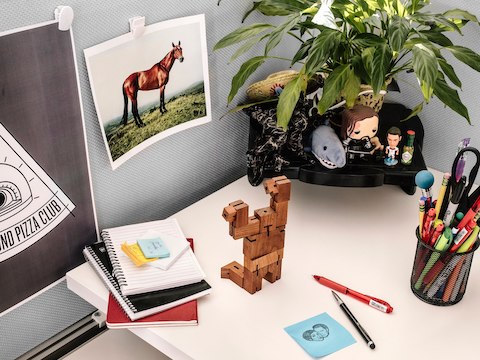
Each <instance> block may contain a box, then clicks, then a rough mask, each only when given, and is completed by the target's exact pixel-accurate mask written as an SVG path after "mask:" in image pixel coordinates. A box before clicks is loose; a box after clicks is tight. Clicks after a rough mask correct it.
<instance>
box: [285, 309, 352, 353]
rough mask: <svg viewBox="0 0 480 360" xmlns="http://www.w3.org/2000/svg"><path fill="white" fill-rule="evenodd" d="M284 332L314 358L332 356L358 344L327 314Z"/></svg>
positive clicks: (298, 324)
mask: <svg viewBox="0 0 480 360" xmlns="http://www.w3.org/2000/svg"><path fill="white" fill-rule="evenodd" d="M284 330H285V331H286V332H287V334H288V335H290V336H291V337H292V338H293V339H294V340H295V341H296V342H297V343H298V344H299V345H300V346H301V347H302V348H303V349H304V350H305V351H306V352H307V353H308V354H309V355H310V356H312V357H314V358H318V357H322V356H326V355H329V354H332V353H334V352H336V351H338V350H340V349H343V348H345V347H347V346H350V345H352V344H354V343H355V342H356V341H355V339H354V338H353V336H352V334H350V333H349V332H348V330H347V329H345V328H344V327H343V326H342V325H340V324H339V323H338V322H337V321H336V320H335V319H333V318H332V317H331V316H330V315H328V314H327V313H322V314H320V315H317V316H314V317H312V318H310V319H306V320H303V321H301V322H298V323H296V324H293V325H290V326H287V327H286V328H285V329H284Z"/></svg>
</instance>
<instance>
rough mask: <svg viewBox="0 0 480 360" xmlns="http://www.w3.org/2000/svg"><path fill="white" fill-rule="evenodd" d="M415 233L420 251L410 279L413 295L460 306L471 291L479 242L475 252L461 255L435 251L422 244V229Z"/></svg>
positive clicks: (442, 304) (425, 299)
mask: <svg viewBox="0 0 480 360" xmlns="http://www.w3.org/2000/svg"><path fill="white" fill-rule="evenodd" d="M415 233H416V235H417V251H416V253H415V260H414V262H413V270H412V276H411V278H410V287H411V289H412V291H413V293H414V294H415V295H416V296H417V297H418V298H419V299H420V300H423V301H425V302H426V303H429V304H432V305H439V306H448V305H454V304H456V303H458V302H459V301H460V300H462V298H463V295H464V294H465V290H466V288H467V282H468V275H469V273H470V268H471V266H472V260H473V254H474V253H475V251H476V250H477V249H478V246H479V242H478V239H477V241H475V244H474V246H473V248H472V249H471V250H469V251H466V252H464V253H457V252H449V251H448V250H447V251H438V250H435V249H434V248H432V247H431V246H429V245H427V244H425V243H424V242H423V241H422V239H421V237H420V234H419V228H418V227H417V230H416V232H415Z"/></svg>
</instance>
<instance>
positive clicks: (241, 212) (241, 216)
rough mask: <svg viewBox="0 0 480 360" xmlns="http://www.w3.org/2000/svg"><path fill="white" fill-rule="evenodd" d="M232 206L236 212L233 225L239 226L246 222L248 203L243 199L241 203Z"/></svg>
mask: <svg viewBox="0 0 480 360" xmlns="http://www.w3.org/2000/svg"><path fill="white" fill-rule="evenodd" d="M233 208H234V209H235V211H236V212H237V214H236V216H235V220H234V222H233V223H234V226H236V227H241V226H245V225H247V224H248V204H245V203H244V202H243V201H242V203H241V204H237V205H233Z"/></svg>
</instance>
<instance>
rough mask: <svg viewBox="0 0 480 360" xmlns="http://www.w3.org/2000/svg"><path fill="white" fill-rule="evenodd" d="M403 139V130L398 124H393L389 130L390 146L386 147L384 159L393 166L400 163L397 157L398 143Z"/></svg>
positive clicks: (388, 140)
mask: <svg viewBox="0 0 480 360" xmlns="http://www.w3.org/2000/svg"><path fill="white" fill-rule="evenodd" d="M400 140H402V132H401V131H400V129H399V128H398V127H396V126H392V127H391V128H390V129H388V131H387V142H388V146H386V147H385V154H387V155H386V157H385V160H384V161H383V162H384V163H385V165H387V166H393V165H397V164H398V160H397V159H396V157H397V156H398V154H399V151H400V150H399V149H398V144H399V143H400Z"/></svg>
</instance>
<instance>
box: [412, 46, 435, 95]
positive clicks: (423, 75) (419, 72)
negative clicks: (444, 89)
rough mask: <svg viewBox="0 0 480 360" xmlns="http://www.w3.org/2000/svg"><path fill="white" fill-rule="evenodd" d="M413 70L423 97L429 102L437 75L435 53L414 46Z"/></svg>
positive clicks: (424, 47)
mask: <svg viewBox="0 0 480 360" xmlns="http://www.w3.org/2000/svg"><path fill="white" fill-rule="evenodd" d="M412 53H413V69H414V71H415V75H416V76H417V79H418V80H419V82H420V87H421V89H422V93H423V97H424V99H425V101H427V102H428V101H429V100H430V97H431V96H432V92H433V87H434V85H435V81H436V80H437V75H438V61H437V57H436V56H435V53H434V52H433V51H432V50H431V49H429V48H428V47H426V46H425V45H424V44H415V46H414V47H413V49H412Z"/></svg>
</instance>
